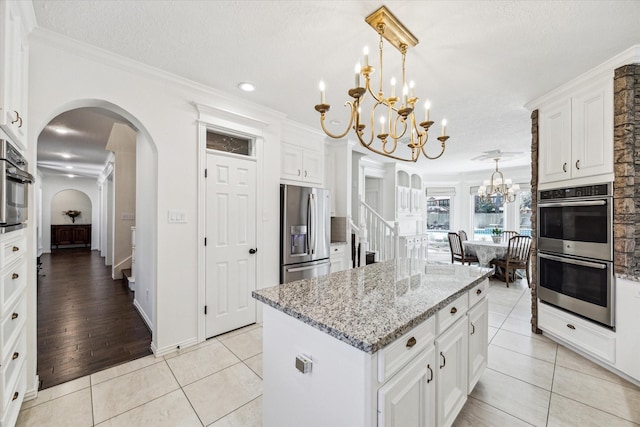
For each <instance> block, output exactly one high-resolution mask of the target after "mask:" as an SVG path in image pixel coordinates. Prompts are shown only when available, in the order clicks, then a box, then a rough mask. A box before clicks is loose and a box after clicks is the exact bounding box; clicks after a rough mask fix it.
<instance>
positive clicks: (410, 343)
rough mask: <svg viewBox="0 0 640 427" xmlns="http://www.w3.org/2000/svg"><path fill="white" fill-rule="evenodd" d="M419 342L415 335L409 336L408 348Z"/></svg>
mask: <svg viewBox="0 0 640 427" xmlns="http://www.w3.org/2000/svg"><path fill="white" fill-rule="evenodd" d="M417 342H418V341H416V339H415V338H414V337H411V338H409V340H408V341H407V348H411V347H413V346H414V345H416V343H417Z"/></svg>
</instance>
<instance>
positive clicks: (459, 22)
mask: <svg viewBox="0 0 640 427" xmlns="http://www.w3.org/2000/svg"><path fill="white" fill-rule="evenodd" d="M33 4H34V9H35V13H36V18H37V24H38V26H40V27H44V28H46V29H49V30H52V31H55V32H58V33H61V34H64V35H67V36H69V37H71V38H74V39H77V40H81V41H84V42H86V43H89V44H92V45H96V46H99V47H101V48H104V49H106V50H109V51H112V52H115V53H117V54H120V55H123V56H125V57H129V58H132V59H135V60H136V61H140V62H143V63H146V64H149V65H152V66H154V67H157V68H161V69H163V70H166V71H169V72H171V73H174V74H177V75H180V76H183V77H186V78H188V79H191V80H194V81H197V82H200V83H203V84H206V85H208V86H211V87H213V88H216V89H220V90H223V91H226V92H229V93H231V94H234V95H236V96H238V97H241V98H244V99H247V100H251V101H254V102H256V103H259V104H262V105H265V106H268V107H270V108H273V109H275V110H278V111H281V112H284V113H286V114H287V115H288V116H289V117H290V118H291V119H292V120H295V121H298V122H301V123H305V124H307V125H310V126H314V127H319V123H318V113H317V112H316V111H315V110H314V109H313V106H314V105H315V104H316V103H318V101H319V95H318V89H317V88H318V82H319V80H320V79H323V80H324V81H325V82H326V84H327V102H328V103H330V104H332V105H333V108H332V110H331V112H330V113H329V119H333V120H339V121H341V122H342V124H341V125H337V126H335V128H334V129H333V130H334V131H336V132H337V131H339V130H341V129H339V128H342V127H344V126H346V120H347V117H346V110H345V109H344V108H342V107H341V106H342V104H343V102H344V101H345V100H346V98H347V95H346V91H347V89H348V88H349V87H350V86H352V85H353V67H354V64H355V63H356V62H357V61H358V60H361V52H362V48H363V46H365V45H368V46H369V48H370V50H372V52H373V51H375V49H376V48H377V34H376V33H375V32H374V31H373V29H371V28H370V27H369V26H368V24H366V23H365V22H364V18H365V17H366V16H367V15H368V14H369V13H371V12H373V11H374V10H376V9H377V8H378V7H379V6H380V5H381V4H382V3H380V2H377V1H357V2H356V1H324V2H306V1H184V0H183V1H141V0H136V1H113V0H112V1H90V0H82V1H56V0H47V1H39V0H35V1H33ZM386 5H387V6H388V7H389V9H390V10H391V11H392V12H393V13H394V14H395V15H396V17H397V18H398V19H400V20H401V21H402V22H403V23H404V24H405V25H406V26H407V27H408V28H409V29H410V30H411V31H412V32H413V33H414V34H415V35H416V36H417V38H418V39H419V40H420V43H419V44H418V46H417V47H415V48H413V49H411V50H410V51H409V53H408V56H407V77H408V79H412V80H415V81H416V89H415V92H416V95H417V96H419V97H420V98H422V99H425V98H429V99H430V101H431V103H432V110H431V112H432V114H431V118H432V120H434V121H436V122H437V123H438V122H439V121H440V120H441V119H442V118H443V117H446V118H447V119H448V121H449V125H448V126H447V130H448V132H447V133H448V134H449V135H451V139H450V140H449V142H448V148H447V152H446V153H445V155H444V156H443V157H442V158H441V159H439V160H437V161H421V162H420V163H419V165H423V166H424V167H425V170H427V168H428V170H429V171H430V172H431V171H432V172H442V173H444V172H451V171H452V170H480V169H486V170H490V169H491V168H492V165H491V161H489V162H487V161H482V162H481V161H477V160H475V161H473V160H471V159H472V158H473V157H477V156H479V155H481V154H482V153H483V152H484V151H489V150H494V149H501V150H503V151H510V152H525V153H527V152H528V151H529V146H530V121H529V115H530V112H529V111H527V110H526V109H525V108H524V104H525V103H527V102H528V101H531V100H532V99H534V98H536V97H538V96H540V95H542V94H544V93H546V92H548V91H550V90H552V89H554V88H555V87H557V86H559V85H561V84H562V83H564V82H566V81H568V80H570V79H572V78H574V77H576V76H578V75H580V74H582V73H583V72H585V71H587V70H589V69H590V68H592V67H594V66H596V65H598V64H600V63H602V62H603V61H605V60H607V59H609V58H611V57H613V56H614V55H616V54H618V53H620V52H622V51H623V50H625V49H627V48H629V47H631V46H632V45H635V44H640V25H639V22H640V1H608V0H607V1H387V2H386ZM385 52H386V55H385V70H384V71H385V79H386V78H388V77H391V76H392V75H395V76H396V77H399V76H400V73H399V71H398V68H397V67H396V65H397V64H398V63H399V55H398V54H397V51H395V50H394V49H393V48H391V47H390V46H389V45H387V47H386V49H385ZM371 56H372V58H375V55H371ZM372 62H373V59H372ZM376 62H377V61H376ZM373 65H374V66H375V65H376V64H375V63H374V64H373ZM376 68H378V67H376ZM241 81H250V82H252V83H254V84H255V85H256V86H257V90H256V91H255V92H253V93H243V92H240V91H239V90H238V89H237V87H236V86H237V84H238V83H239V82H241ZM435 128H436V131H437V132H439V126H436V127H435ZM528 163H529V156H528V155H523V156H520V157H512V158H510V159H509V161H508V163H507V164H506V165H505V166H506V167H509V166H517V165H525V164H528Z"/></svg>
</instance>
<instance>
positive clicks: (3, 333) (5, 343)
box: [0, 297, 27, 360]
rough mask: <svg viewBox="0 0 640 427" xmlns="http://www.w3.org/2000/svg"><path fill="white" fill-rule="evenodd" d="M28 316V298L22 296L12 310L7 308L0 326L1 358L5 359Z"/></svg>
mask: <svg viewBox="0 0 640 427" xmlns="http://www.w3.org/2000/svg"><path fill="white" fill-rule="evenodd" d="M26 318H27V300H26V298H24V297H22V299H20V301H18V303H17V304H16V305H15V306H14V307H13V309H12V310H7V312H6V314H5V315H4V317H3V318H2V325H1V326H0V360H3V359H4V358H5V357H6V355H7V353H9V351H10V350H11V348H12V345H13V343H14V342H15V341H16V339H17V336H18V335H19V333H20V331H21V330H22V326H23V325H24V323H25V320H26Z"/></svg>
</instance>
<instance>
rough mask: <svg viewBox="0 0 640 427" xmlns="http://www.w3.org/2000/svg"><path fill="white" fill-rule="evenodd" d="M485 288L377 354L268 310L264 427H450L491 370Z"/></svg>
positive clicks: (455, 302) (463, 296)
mask: <svg viewBox="0 0 640 427" xmlns="http://www.w3.org/2000/svg"><path fill="white" fill-rule="evenodd" d="M486 286H487V284H486V282H484V283H483V284H477V285H476V286H475V287H473V288H472V289H470V290H469V291H468V292H465V293H463V294H461V295H460V296H458V297H457V298H456V299H454V300H453V301H451V302H450V303H449V304H448V305H446V306H445V307H443V308H441V309H440V311H439V312H438V313H436V315H434V316H432V317H430V318H428V319H426V320H425V321H423V322H422V323H420V324H419V325H417V326H415V327H414V328H413V329H411V330H410V331H408V332H407V333H405V334H403V335H402V336H401V337H399V338H397V339H396V340H395V341H393V342H391V343H389V344H388V345H386V346H385V347H384V348H382V349H380V350H378V351H377V352H375V353H371V354H368V353H365V352H362V351H360V350H358V349H356V348H354V347H352V346H350V345H348V344H346V343H344V342H342V341H339V340H336V339H335V338H333V337H331V336H329V335H328V334H326V333H324V332H322V331H320V330H318V329H316V328H314V327H312V326H310V325H307V324H305V323H303V322H300V321H298V320H297V319H294V318H292V317H291V316H288V315H286V314H284V313H282V312H281V311H279V310H277V309H274V308H272V307H270V306H268V305H265V306H264V307H263V316H264V323H263V325H264V329H263V334H264V337H263V342H264V349H263V350H264V351H263V363H264V366H265V369H264V389H265V393H264V397H263V399H264V400H263V402H264V403H263V425H264V426H265V427H275V426H282V425H303V426H305V427H325V426H329V425H339V426H343V425H345V426H346V425H348V426H354V427H370V426H376V425H377V426H378V427H382V426H384V427H412V426H415V427H434V426H436V427H449V426H451V425H452V424H453V422H454V421H455V419H456V417H457V416H458V414H459V413H460V410H461V409H462V407H463V406H464V404H465V402H466V400H467V395H468V393H469V392H470V391H471V389H472V388H473V386H474V385H475V383H476V382H477V381H478V378H479V377H480V376H481V375H482V373H483V371H484V369H485V367H486V364H487V359H486V358H487V349H486V347H487V325H488V322H487V317H488V311H487V310H488V304H487V300H486V298H485V296H484V294H485V292H484V290H485V289H486ZM478 291H480V292H478ZM470 294H471V295H473V296H474V299H473V300H470V298H469V295H470ZM469 305H471V308H468V307H469ZM483 347H484V348H483ZM300 356H304V357H305V358H307V359H308V360H311V361H312V367H311V369H310V370H309V371H308V372H305V373H302V372H301V371H299V370H298V369H296V368H295V367H294V366H293V365H294V364H293V363H292V362H293V361H294V360H296V359H297V358H299V357H300Z"/></svg>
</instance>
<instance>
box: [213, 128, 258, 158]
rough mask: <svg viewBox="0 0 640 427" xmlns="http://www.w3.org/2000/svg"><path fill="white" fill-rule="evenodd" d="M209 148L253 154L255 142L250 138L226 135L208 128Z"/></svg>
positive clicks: (245, 154) (247, 154)
mask: <svg viewBox="0 0 640 427" xmlns="http://www.w3.org/2000/svg"><path fill="white" fill-rule="evenodd" d="M207 149H209V150H217V151H224V152H225V153H233V154H240V155H242V156H252V155H253V153H252V149H253V144H252V141H251V140H250V139H248V138H243V137H237V136H231V135H225V134H221V133H215V132H212V131H210V130H207Z"/></svg>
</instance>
